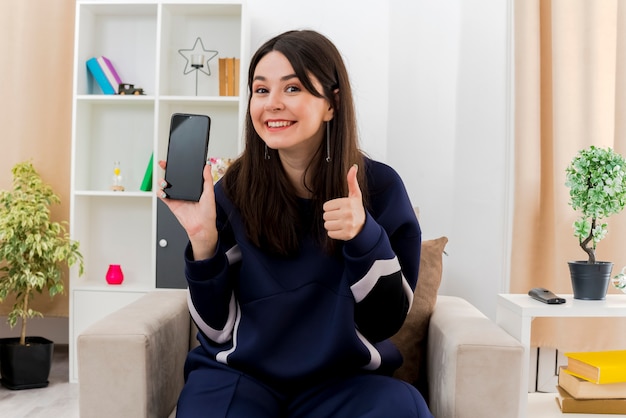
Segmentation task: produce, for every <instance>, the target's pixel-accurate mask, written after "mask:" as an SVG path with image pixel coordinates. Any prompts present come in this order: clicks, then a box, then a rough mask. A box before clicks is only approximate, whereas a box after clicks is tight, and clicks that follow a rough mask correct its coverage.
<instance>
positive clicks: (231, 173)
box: [222, 30, 366, 256]
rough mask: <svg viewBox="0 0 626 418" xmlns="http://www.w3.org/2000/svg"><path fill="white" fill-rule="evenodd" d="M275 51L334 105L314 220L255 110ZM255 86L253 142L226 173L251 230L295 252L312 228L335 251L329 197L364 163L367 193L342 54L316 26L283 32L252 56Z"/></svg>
mask: <svg viewBox="0 0 626 418" xmlns="http://www.w3.org/2000/svg"><path fill="white" fill-rule="evenodd" d="M272 51H277V52H280V53H281V54H283V55H284V56H285V57H286V58H287V60H289V62H290V63H291V66H292V67H293V69H294V72H295V74H296V75H297V76H298V78H299V79H300V81H301V82H302V84H303V86H304V87H305V88H306V89H307V90H308V91H309V92H310V93H311V94H313V95H314V96H316V97H323V98H325V99H326V100H327V101H328V102H329V103H330V105H331V106H332V107H333V110H334V116H333V118H332V119H331V120H330V122H328V123H329V124H330V125H329V144H330V145H329V149H328V150H326V140H324V141H322V142H321V144H320V147H319V148H318V150H317V152H316V153H315V155H314V156H313V158H312V160H311V162H310V164H309V166H308V167H307V169H306V173H305V178H306V179H308V181H307V183H306V184H305V186H306V187H307V189H308V190H309V191H310V192H311V195H312V197H311V203H312V206H311V210H312V212H313V213H312V217H313V223H312V225H308V224H307V225H305V223H304V222H303V216H302V214H301V212H302V210H301V207H300V203H299V201H298V197H297V196H296V192H295V189H294V188H293V186H292V185H291V183H290V182H289V180H288V179H287V176H286V175H285V173H284V171H283V168H282V165H281V162H280V157H279V155H278V152H277V151H275V150H272V149H268V148H266V147H265V142H264V141H263V140H262V139H261V137H260V136H259V135H258V134H257V132H256V131H255V129H254V127H253V125H252V119H251V117H250V97H251V96H252V80H253V77H254V71H255V69H256V66H257V64H258V63H259V61H260V60H261V59H262V58H263V57H264V56H265V55H266V54H268V53H269V52H272ZM311 76H313V77H315V78H316V79H317V80H318V81H319V82H320V84H321V85H322V89H323V91H322V92H318V91H317V90H316V89H315V87H314V85H313V83H312V81H311ZM248 94H249V99H248V110H247V113H246V121H245V128H244V136H245V150H244V152H243V153H242V155H241V156H240V157H239V158H238V159H237V160H236V161H235V162H234V163H233V164H232V165H231V167H230V168H229V169H228V171H227V172H226V174H225V176H224V178H223V180H222V181H223V184H224V190H225V192H226V195H227V196H228V198H229V199H231V201H232V202H233V203H234V204H235V206H236V207H237V208H239V210H240V212H241V217H242V219H243V222H244V224H245V227H246V231H247V234H248V238H249V239H250V240H251V241H252V242H253V243H254V244H255V245H257V246H259V247H262V248H265V249H267V250H268V251H269V252H271V253H274V254H278V255H286V256H291V255H295V254H297V252H298V249H299V244H300V237H301V236H302V234H304V233H312V234H313V236H314V237H315V239H316V240H317V241H318V242H319V243H320V245H322V246H323V247H324V248H325V249H326V250H327V251H328V252H329V253H333V252H334V251H335V250H336V249H337V245H336V241H334V240H332V239H330V238H329V237H328V235H327V233H326V230H325V229H324V221H323V209H322V206H323V204H324V203H325V202H326V201H328V200H331V199H335V198H338V197H345V196H347V195H348V186H347V181H346V175H347V173H348V170H349V168H350V167H351V166H352V165H353V164H358V165H359V170H358V174H357V175H358V181H359V185H360V187H361V190H362V193H363V196H364V199H366V193H365V191H366V184H365V165H364V156H363V153H362V152H361V151H360V149H359V147H358V137H357V128H356V118H355V111H354V103H353V99H352V89H351V87H350V81H349V78H348V73H347V70H346V67H345V64H344V62H343V59H342V57H341V54H340V53H339V51H338V50H337V48H336V47H335V45H333V43H332V42H331V41H330V40H329V39H328V38H326V37H325V36H323V35H321V34H319V33H318V32H315V31H310V30H301V31H289V32H285V33H283V34H281V35H278V36H276V37H275V38H272V39H270V40H269V41H267V42H266V43H265V44H263V45H262V46H261V47H260V48H259V49H258V50H257V52H256V53H255V54H254V56H253V57H252V59H251V61H250V68H249V70H248ZM327 152H328V155H329V156H330V161H329V162H327V161H326V156H327ZM266 153H267V155H266ZM267 157H269V158H267ZM309 173H310V174H309Z"/></svg>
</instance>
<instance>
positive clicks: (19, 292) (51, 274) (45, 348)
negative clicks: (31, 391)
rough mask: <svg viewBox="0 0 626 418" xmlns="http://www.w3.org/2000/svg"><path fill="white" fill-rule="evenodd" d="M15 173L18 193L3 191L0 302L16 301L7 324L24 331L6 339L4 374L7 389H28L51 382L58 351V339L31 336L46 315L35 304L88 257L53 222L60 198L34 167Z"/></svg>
mask: <svg viewBox="0 0 626 418" xmlns="http://www.w3.org/2000/svg"><path fill="white" fill-rule="evenodd" d="M12 173H13V189H12V190H10V191H8V190H2V191H0V302H4V301H5V300H7V298H9V297H11V298H14V299H15V302H14V305H13V307H12V309H11V311H10V312H9V314H8V318H7V322H8V323H9V325H10V326H11V328H13V327H14V326H15V325H16V324H17V322H18V320H20V321H21V332H20V337H19V338H3V339H0V373H1V375H2V384H3V385H4V386H6V387H8V388H10V389H25V388H33V387H43V386H46V385H47V384H48V375H49V373H50V367H51V361H52V351H53V343H52V341H50V340H48V339H46V338H42V337H29V336H27V332H26V325H27V323H28V320H29V319H30V318H33V317H36V316H43V315H42V314H41V313H40V312H37V311H35V310H33V309H32V307H31V306H30V305H29V304H30V302H31V300H32V299H33V297H34V296H35V294H38V293H39V294H40V293H42V292H43V290H44V289H47V290H48V293H49V294H50V297H54V296H55V295H57V294H59V293H62V292H63V291H64V286H63V278H62V274H63V270H64V267H65V266H67V267H71V266H73V265H75V264H77V266H78V268H79V275H82V274H83V257H82V254H81V253H80V251H79V244H78V242H76V241H72V240H71V239H70V238H69V235H68V234H67V232H66V229H65V226H64V225H63V224H61V223H59V222H52V221H51V220H50V205H52V204H55V203H60V198H59V196H58V195H56V194H55V193H54V191H53V190H52V188H51V187H50V186H49V185H47V184H45V183H44V182H43V180H42V179H41V177H40V176H39V174H38V173H37V171H36V170H35V168H34V167H33V165H32V163H30V162H22V163H18V164H16V165H15V166H14V167H13V169H12ZM31 356H34V357H33V358H31Z"/></svg>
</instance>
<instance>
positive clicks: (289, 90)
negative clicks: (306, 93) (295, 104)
mask: <svg viewBox="0 0 626 418" xmlns="http://www.w3.org/2000/svg"><path fill="white" fill-rule="evenodd" d="M285 91H286V92H287V93H296V92H299V91H300V88H299V87H297V86H289V87H287V88H286V89H285Z"/></svg>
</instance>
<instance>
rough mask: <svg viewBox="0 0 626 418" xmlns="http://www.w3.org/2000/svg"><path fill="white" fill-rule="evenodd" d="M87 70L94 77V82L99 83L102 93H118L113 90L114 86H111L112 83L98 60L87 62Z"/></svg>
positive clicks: (93, 59) (91, 59)
mask: <svg viewBox="0 0 626 418" xmlns="http://www.w3.org/2000/svg"><path fill="white" fill-rule="evenodd" d="M87 69H88V70H89V73H90V74H91V75H92V76H93V78H94V80H96V82H97V83H98V86H100V89H101V90H102V93H104V94H115V93H116V91H115V90H114V89H113V86H111V83H109V80H108V79H107V76H106V75H105V74H104V72H103V71H102V68H100V64H98V60H97V58H90V59H88V60H87Z"/></svg>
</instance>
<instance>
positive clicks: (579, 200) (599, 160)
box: [565, 145, 626, 300]
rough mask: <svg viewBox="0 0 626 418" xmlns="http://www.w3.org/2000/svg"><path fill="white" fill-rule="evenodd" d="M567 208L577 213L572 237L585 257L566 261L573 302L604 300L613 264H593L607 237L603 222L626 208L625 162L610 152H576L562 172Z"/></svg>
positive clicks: (591, 149) (597, 150) (588, 150)
mask: <svg viewBox="0 0 626 418" xmlns="http://www.w3.org/2000/svg"><path fill="white" fill-rule="evenodd" d="M566 176H567V180H566V182H565V185H566V186H568V187H569V188H570V192H569V195H570V205H571V206H572V208H573V209H574V210H577V211H579V212H580V217H579V218H578V219H577V220H576V221H575V222H574V225H573V227H574V236H575V237H576V238H578V243H579V245H580V248H582V249H583V251H584V252H585V253H586V254H587V256H588V257H587V260H586V261H570V262H569V268H570V274H571V278H572V288H573V291H574V298H575V299H593V300H597V299H604V298H605V297H606V292H607V289H608V285H609V282H610V276H611V270H612V268H613V263H611V262H607V261H597V260H596V245H597V244H598V242H600V241H601V240H602V239H603V238H604V237H605V236H606V234H607V224H606V223H605V222H603V219H604V218H608V217H609V216H611V215H614V214H617V213H619V212H621V211H622V209H624V205H625V204H626V161H625V160H624V158H623V157H622V156H621V155H620V154H618V153H616V152H615V151H613V150H612V149H611V148H606V149H603V148H598V147H595V146H593V145H592V146H590V147H589V148H586V149H583V150H580V151H579V152H578V154H576V156H575V157H574V159H573V160H572V162H571V163H570V165H569V166H568V167H567V168H566Z"/></svg>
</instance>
